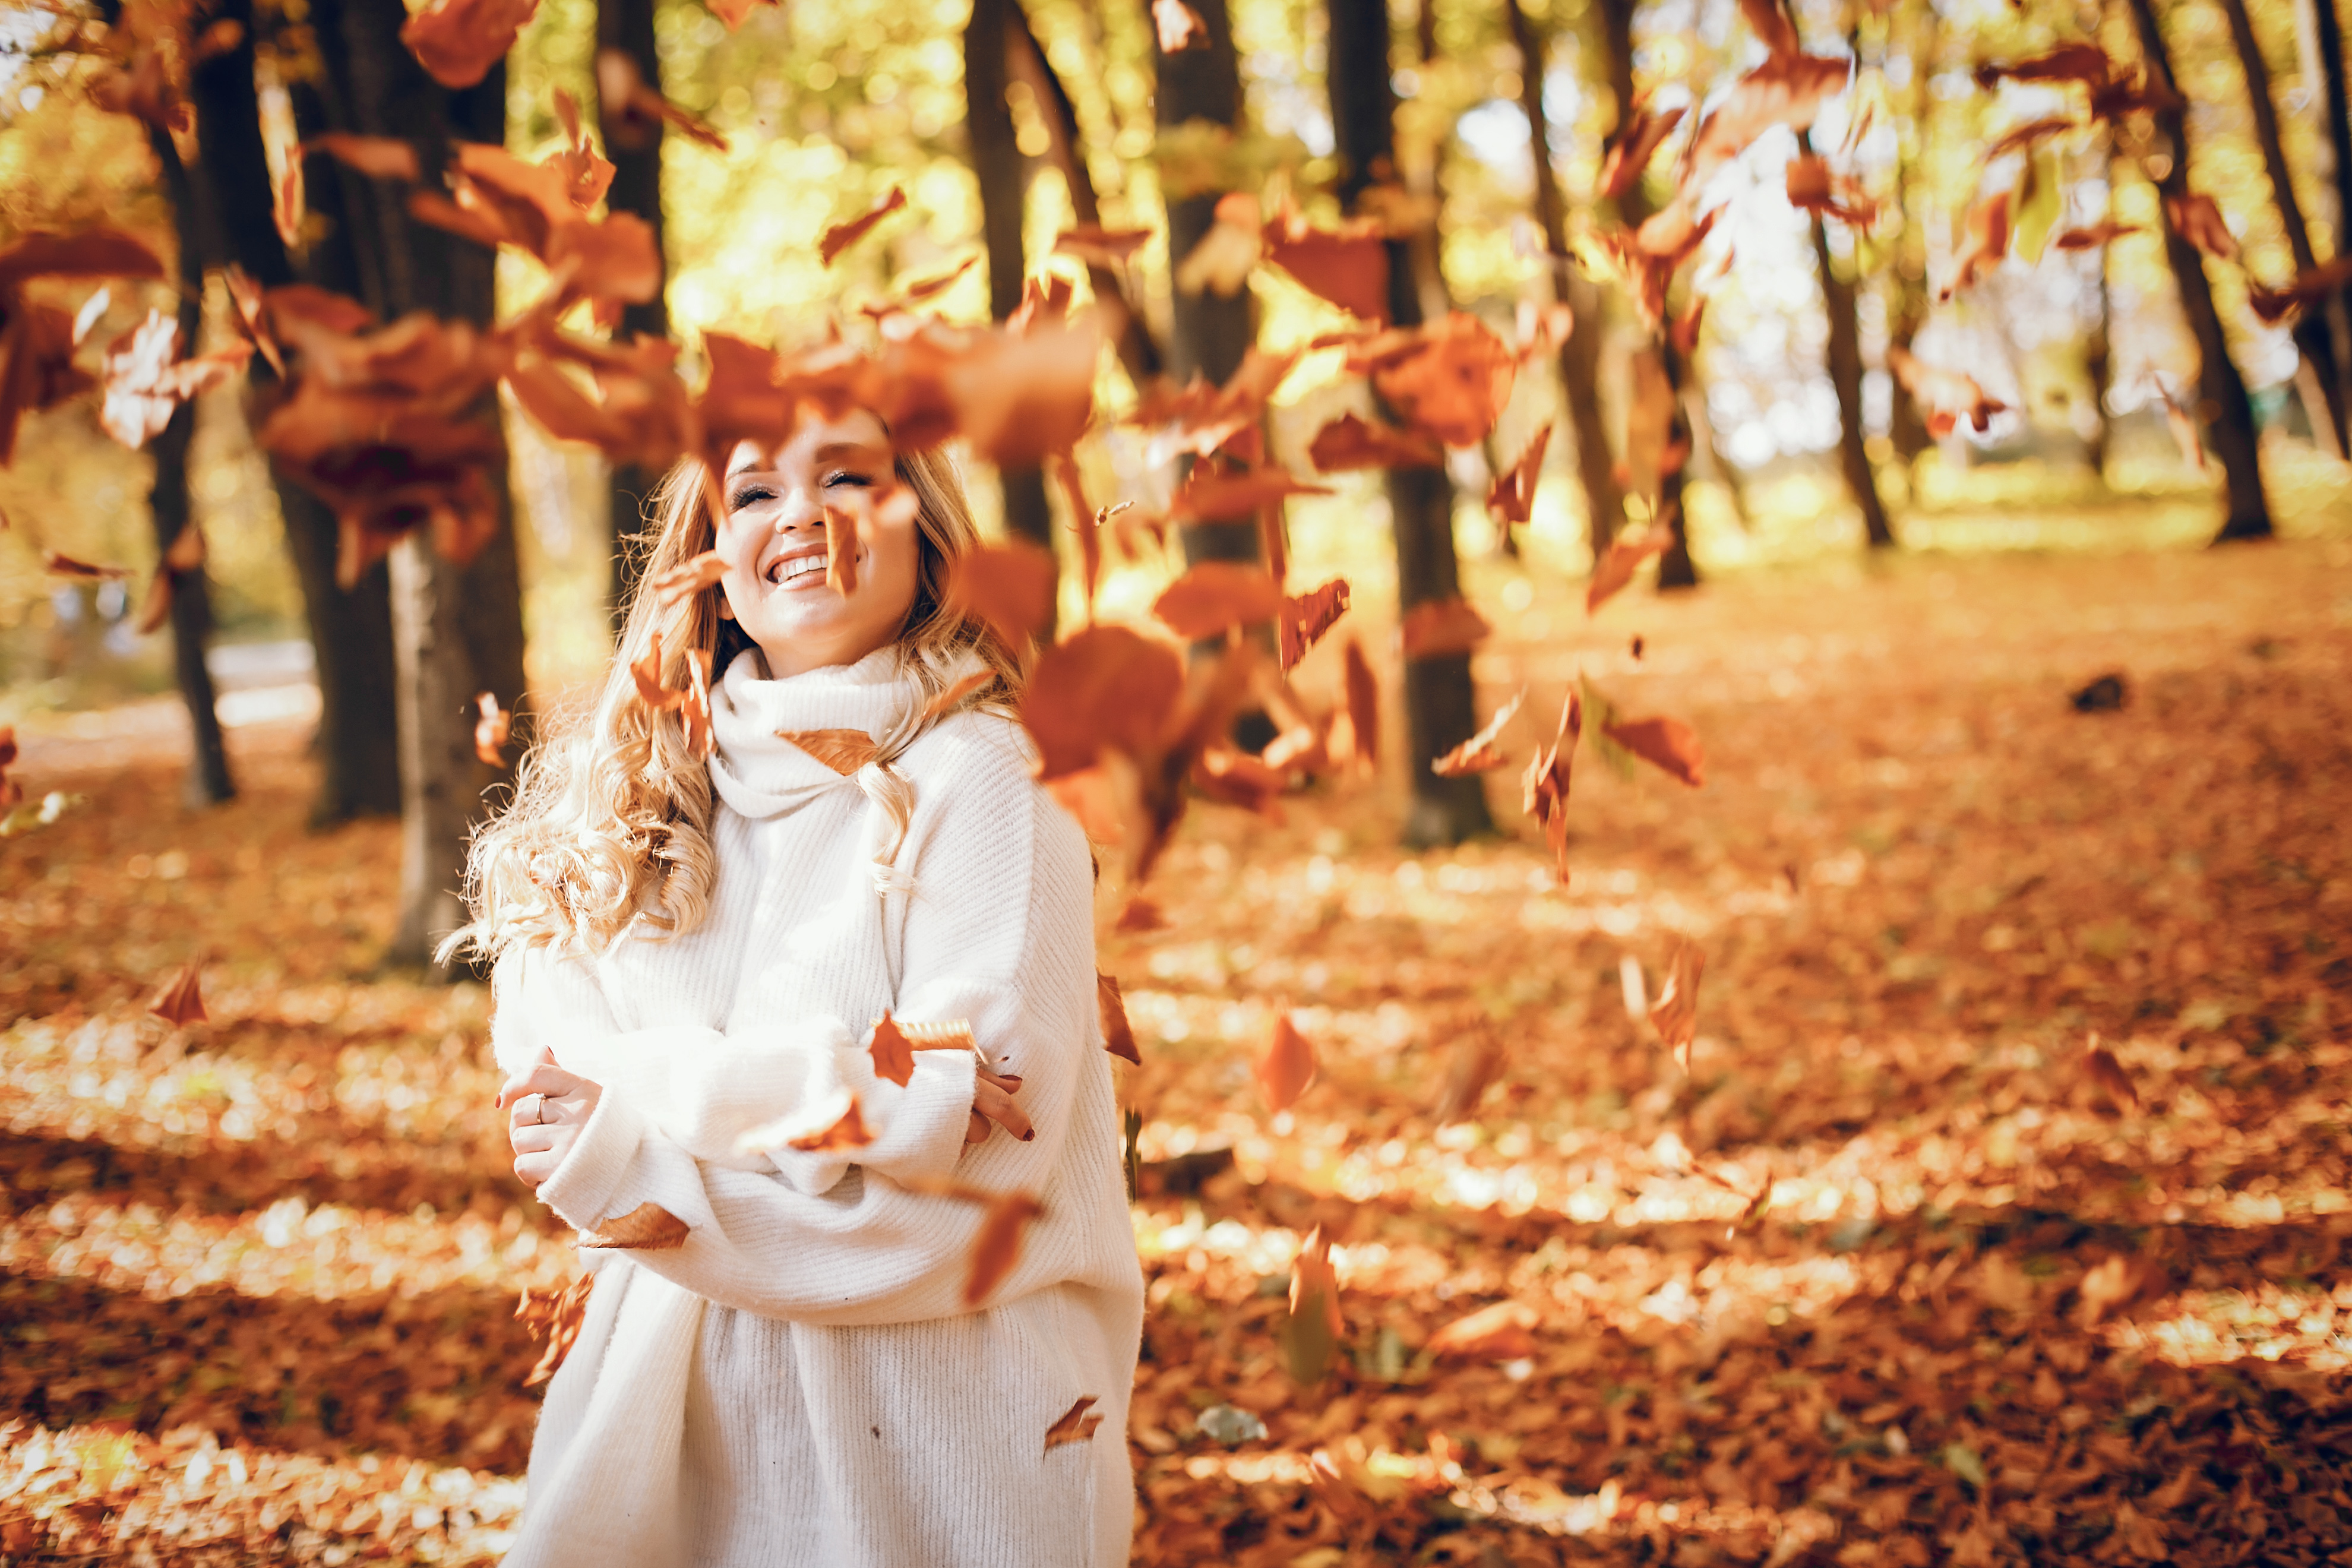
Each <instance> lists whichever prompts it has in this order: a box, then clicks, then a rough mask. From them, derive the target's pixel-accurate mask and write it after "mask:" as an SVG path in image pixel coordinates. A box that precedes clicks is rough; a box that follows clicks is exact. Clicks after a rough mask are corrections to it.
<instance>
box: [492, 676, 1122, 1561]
mask: <svg viewBox="0 0 2352 1568" xmlns="http://www.w3.org/2000/svg"><path fill="white" fill-rule="evenodd" d="M914 700H917V699H916V696H915V689H914V687H913V685H912V683H911V682H910V681H908V680H907V679H904V678H903V677H902V676H900V675H899V674H898V654H897V651H896V650H895V649H885V650H883V651H882V652H880V653H877V654H876V655H873V656H871V657H869V658H866V659H865V660H863V661H861V662H859V663H858V664H856V665H853V666H848V667H841V668H827V669H820V670H815V671H812V672H810V673H808V674H805V675H801V676H796V677H793V678H792V679H787V680H768V679H761V669H760V665H759V660H758V658H757V657H756V656H753V655H746V656H744V657H741V658H738V659H737V660H736V661H735V662H734V664H733V665H732V666H731V667H730V668H729V669H728V671H727V673H726V677H725V679H723V680H722V681H721V682H720V683H719V689H717V690H716V691H715V692H714V693H713V703H712V706H713V710H714V721H715V722H714V728H715V730H716V731H717V735H718V739H719V753H718V755H717V756H716V757H715V758H714V760H713V762H712V765H711V775H712V779H713V781H714V783H715V784H716V786H717V789H718V793H719V801H720V804H719V806H718V809H717V811H716V813H715V820H714V822H713V825H712V835H711V837H712V844H713V848H714V850H715V853H716V856H717V861H718V865H719V875H718V879H717V884H716V887H715V889H714V891H713V899H712V904H711V910H710V914H709V919H708V920H707V921H705V922H704V923H703V925H702V926H701V927H699V928H698V930H696V931H692V932H690V933H688V934H687V935H685V936H682V937H678V938H676V939H671V940H657V939H656V937H655V936H654V935H653V934H652V933H651V932H650V931H645V932H639V931H632V932H631V933H629V934H626V935H625V936H624V937H623V938H622V939H621V940H619V941H618V942H614V944H613V946H612V947H611V948H610V949H609V950H608V951H607V952H604V953H603V954H601V955H599V956H597V957H595V958H593V960H591V959H582V958H574V957H566V956H559V955H557V954H555V953H553V952H550V951H549V950H548V949H545V948H539V949H533V950H530V952H515V953H509V955H508V956H507V957H506V958H505V959H503V960H501V962H500V963H499V968H498V974H497V980H496V985H497V999H498V1010H497V1016H496V1021H495V1024H494V1026H493V1031H492V1032H493V1037H494V1042H495V1046H496V1050H497V1055H498V1058H499V1065H500V1066H501V1067H504V1068H509V1070H511V1069H513V1068H517V1067H520V1066H521V1065H522V1064H524V1063H526V1062H528V1061H530V1059H531V1058H533V1057H534V1056H535V1055H536V1053H537V1052H538V1050H539V1048H540V1047H541V1045H542V1044H544V1045H546V1046H549V1047H552V1048H553V1050H554V1052H555V1055H556V1058H557V1060H558V1061H559V1062H560V1063H561V1064H562V1065H563V1066H564V1067H566V1068H570V1069H571V1070H573V1071H576V1072H579V1073H581V1074H583V1076H584V1077H587V1078H590V1079H593V1080H595V1081H596V1082H598V1083H600V1084H603V1085H605V1086H606V1089H605V1092H604V1095H603V1097H602V1098H601V1100H599V1102H598V1105H597V1109H596V1112H595V1114H594V1116H593V1117H592V1118H591V1119H590V1121H589V1122H588V1124H587V1126H586V1127H585V1128H584V1129H583V1131H582V1134H581V1137H580V1139H579V1141H578V1142H577V1143H576V1144H575V1145H574V1146H573V1148H572V1152H571V1153H570V1154H569V1155H568V1156H567V1157H566V1158H565V1159H564V1161H563V1163H562V1164H561V1165H560V1166H559V1167H558V1168H557V1170H556V1172H555V1173H554V1174H553V1176H552V1177H551V1178H550V1179H549V1180H548V1182H547V1183H546V1184H544V1185H543V1186H541V1188H540V1194H539V1195H540V1197H541V1199H542V1200H543V1201H544V1202H546V1203H547V1204H548V1205H550V1206H551V1208H553V1209H554V1210H555V1212H556V1213H557V1214H559V1215H562V1217H563V1218H564V1219H566V1220H567V1221H569V1222H571V1223H572V1225H573V1226H579V1227H583V1228H588V1227H593V1226H595V1225H597V1224H598V1223H599V1222H601V1221H604V1220H607V1219H610V1218H612V1217H614V1216H616V1215H623V1214H625V1213H627V1212H628V1211H630V1210H631V1209H634V1208H635V1207H636V1206H637V1205H640V1204H643V1203H647V1202H651V1203H656V1204H659V1205H661V1206H662V1207H664V1208H666V1209H667V1210H668V1211H669V1212H670V1213H672V1214H673V1215H677V1217H678V1218H679V1219H682V1220H684V1221H685V1222H686V1223H687V1225H688V1227H689V1229H688V1237H687V1240H686V1243H685V1245H684V1246H683V1247H678V1248H676V1249H674V1250H668V1251H659V1252H630V1253H614V1252H605V1251H594V1252H588V1253H585V1254H583V1257H584V1258H586V1259H587V1260H588V1261H589V1263H590V1266H591V1267H592V1268H594V1269H595V1270H596V1282H595V1287H594V1289H593V1292H592V1294H591V1296H590V1299H589V1304H588V1310H587V1318H586V1321H585V1322H584V1323H583V1328H582V1331H581V1334H580V1337H579V1340H578V1342H576V1343H575V1344H574V1345H573V1346H572V1352H571V1353H570V1355H569V1357H568V1358H567V1359H566V1361H565V1362H564V1364H563V1367H562V1371H561V1372H559V1373H557V1374H556V1377H555V1381H554V1383H553V1384H551V1386H550V1388H549V1390H548V1394H547V1401H546V1405H545V1408H544V1410H543V1412H542V1414H541V1418H540V1427H539V1435H538V1438H537V1440H536V1442H535V1444H534V1445H533V1447H532V1450H531V1458H530V1494H529V1498H530V1500H529V1503H528V1505H527V1507H526V1508H525V1510H524V1513H523V1520H522V1526H521V1530H520V1534H519V1536H518V1539H517V1542H516V1545H515V1547H514V1550H513V1552H512V1553H511V1554H510V1555H509V1557H508V1559H507V1561H508V1563H509V1564H510V1565H513V1568H540V1565H541V1564H546V1565H550V1568H580V1565H581V1564H583V1563H628V1564H632V1565H635V1564H645V1565H648V1568H655V1565H660V1564H669V1563H675V1564H681V1565H683V1564H688V1563H692V1564H706V1563H707V1564H744V1565H747V1568H748V1565H751V1564H759V1565H761V1568H791V1565H796V1564H807V1565H809V1568H820V1565H821V1568H852V1565H871V1568H917V1565H922V1568H930V1565H937V1564H971V1565H974V1568H980V1565H989V1568H997V1565H1001V1568H1041V1565H1045V1564H1056V1563H1067V1564H1073V1565H1077V1564H1084V1565H1087V1568H1108V1564H1112V1563H1124V1562H1126V1560H1127V1552H1128V1539H1129V1528H1130V1525H1131V1521H1132V1514H1133V1507H1134V1496H1133V1479H1132V1475H1131V1472H1130V1469H1129V1461H1128V1454H1127V1444H1126V1440H1125V1432H1126V1422H1127V1405H1128V1392H1129V1384H1130V1383H1131V1382H1132V1380H1133V1377H1134V1373H1135V1361H1136V1350H1137V1344H1138V1341H1139V1337H1140V1334H1141V1326H1142V1311H1143V1297H1142V1278H1141V1271H1140V1268H1139V1265H1138V1263H1137V1260H1136V1255H1135V1247H1134V1239H1133V1235H1132V1232H1131V1231H1130V1229H1129V1221H1128V1216H1127V1206H1126V1203H1125V1199H1124V1194H1123V1191H1122V1184H1121V1180H1120V1175H1119V1150H1118V1125H1117V1121H1118V1118H1117V1110H1116V1106H1115V1102H1114V1099H1113V1094H1112V1085H1111V1076H1110V1068H1109V1062H1108V1057H1107V1056H1106V1054H1105V1052H1104V1051H1103V1048H1102V1043H1101V1034H1100V1029H1099V1026H1098V1023H1097V1015H1096V1009H1095V979H1094V925H1093V919H1092V897H1091V878H1092V873H1091V868H1090V866H1089V862H1088V857H1087V847H1086V844H1085V841H1084V838H1083V837H1082V836H1081V835H1080V833H1079V831H1078V829H1077V827H1076V825H1075V824H1074V823H1073V822H1072V821H1071V820H1070V818H1069V817H1068V816H1066V815H1065V814H1064V813H1063V812H1062V811H1061V810H1060V808H1059V807H1057V806H1056V805H1055V804H1054V803H1053V801H1052V800H1051V799H1050V798H1049V797H1048V796H1047V795H1045V793H1044V792H1043V791H1041V790H1040V789H1039V788H1038V787H1037V786H1036V784H1034V782H1033V781H1032V779H1031V777H1030V768H1029V761H1028V755H1027V752H1026V749H1025V744H1024V741H1023V739H1022V737H1021V735H1020V732H1019V730H1018V728H1017V727H1016V726H1014V725H1013V724H1012V723H1010V722H1009V721H1005V720H1003V719H999V718H994V717H991V716H987V715H982V714H978V713H973V712H971V711H964V712H960V713H957V714H954V715H951V716H950V717H949V718H947V719H945V720H942V721H940V722H938V723H937V724H935V725H933V726H932V727H931V728H930V729H929V730H928V731H925V732H924V733H923V735H922V736H921V737H920V738H919V739H918V740H917V741H916V742H914V743H913V744H912V745H911V746H909V747H908V749H907V751H906V752H905V754H904V755H903V756H902V757H901V758H899V760H898V763H897V764H896V765H897V767H898V771H899V772H900V773H903V774H904V775H906V776H907V777H908V779H910V780H911V781H912V782H913V784H914V786H915V805H914V812H913V816H912V820H911V822H910V824H909V826H908V834H907V837H906V839H905V842H904V844H903V845H902V846H901V847H900V849H899V851H898V855H897V857H896V860H895V867H896V868H897V873H898V874H897V875H895V876H884V877H881V878H877V874H876V868H875V866H874V858H875V855H876V852H877V848H879V847H883V846H886V845H887V842H888V839H889V837H890V835H891V833H892V829H891V827H890V825H889V822H888V819H887V816H886V814H885V813H884V812H883V811H882V810H881V808H880V807H879V806H878V805H874V804H873V803H871V802H870V801H869V798H868V795H867V794H866V790H865V789H864V788H861V786H860V784H859V783H858V781H857V780H856V778H855V777H843V776H841V775H838V774H836V773H834V772H833V770H832V769H830V768H829V767H827V766H825V765H824V764H823V763H819V762H817V761H816V760H814V758H812V757H810V756H809V755H807V754H806V753H805V752H802V751H800V750H799V749H798V748H797V747H795V746H793V745H792V744H790V743H789V742H783V741H782V740H780V739H777V738H776V736H777V732H778V731H793V730H824V729H857V730H863V731H866V732H867V733H869V734H877V735H878V734H881V733H884V732H886V731H887V730H888V729H889V727H890V725H891V722H892V721H893V720H894V718H895V717H896V716H897V714H898V712H900V711H902V710H903V709H902V706H901V705H903V704H906V703H908V702H911V701H914ZM877 881H878V882H880V883H881V884H882V886H880V887H879V888H877ZM886 1007H887V1008H888V1009H889V1010H890V1011H891V1013H892V1014H893V1016H896V1017H898V1018H901V1019H904V1020H907V1021H908V1022H913V1023H926V1022H946V1021H950V1020H955V1019H964V1020H969V1021H970V1023H971V1026H972V1029H973V1033H974V1036H975V1037H976V1039H977V1041H978V1042H979V1046H980V1049H981V1052H982V1055H983V1056H984V1057H985V1058H987V1060H988V1061H989V1063H990V1064H991V1065H992V1067H995V1068H1001V1069H1002V1070H1005V1071H1009V1072H1013V1073H1017V1074H1019V1075H1020V1076H1021V1078H1022V1079H1023V1084H1022V1088H1021V1090H1020V1093H1019V1096H1018V1099H1019V1102H1020V1104H1021V1105H1022V1107H1023V1108H1024V1110H1026V1112H1027V1113H1028V1116H1029V1118H1030V1120H1031V1121H1032V1122H1034V1124H1035V1127H1036V1130H1037V1133H1036V1137H1035V1139H1034V1141H1032V1142H1019V1141H1016V1140H1015V1139H1013V1137H1012V1136H1011V1135H1010V1134H1008V1133H1005V1132H1003V1131H1001V1130H999V1131H995V1132H994V1133H993V1134H992V1136H991V1137H990V1138H989V1140H988V1142H985V1143H984V1144H982V1145H980V1146H978V1147H976V1148H973V1149H971V1150H970V1151H969V1152H967V1151H966V1150H965V1148H964V1146H963V1136H964V1128H965V1120H966V1113H967V1111H968V1110H969V1109H970V1107H971V1097H972V1084H973V1077H972V1073H973V1067H974V1058H973V1057H972V1056H971V1054H970V1053H967V1052H962V1051H953V1050H937V1051H924V1052H919V1053H918V1054H917V1056H916V1058H915V1069H914V1076H913V1078H912V1079H911V1080H910V1081H909V1082H908V1085H907V1086H906V1087H905V1088H904V1089H900V1088H898V1086H897V1085H895V1084H892V1083H890V1082H888V1081H887V1080H877V1079H876V1078H875V1075H874V1073H873V1070H872V1067H871V1063H870V1060H869V1059H868V1058H867V1057H866V1052H865V1051H864V1050H863V1049H862V1048H860V1047H862V1045H863V1043H864V1042H865V1040H866V1037H867V1034H868V1030H869V1028H870V1026H871V1025H872V1024H873V1022H874V1020H875V1019H876V1018H877V1017H878V1016H880V1015H881V1013H882V1012H883V1010H884V1009H885V1008H886ZM842 1086H845V1087H847V1088H849V1089H851V1090H853V1091H854V1092H855V1093H856V1095H857V1096H858V1098H859V1100H860V1103H861V1110H862V1112H863V1114H864V1117H865V1120H866V1125H867V1127H868V1129H869V1131H871V1132H872V1133H873V1135H874V1142H873V1143H872V1144H871V1145H869V1146H868V1147H866V1148H865V1149H863V1150H861V1151H859V1152H858V1154H857V1156H856V1163H854V1164H853V1163H848V1162H847V1161H846V1160H845V1159H844V1158H842V1157H841V1156H837V1155H814V1154H797V1153H793V1152H789V1151H786V1152H782V1153H781V1154H778V1155H774V1156H769V1155H761V1154H753V1155H750V1156H742V1155H739V1154H737V1153H736V1152H735V1143H736V1136H737V1134H738V1133H740V1132H741V1131H744V1130H745V1129H747V1128H749V1127H751V1126H756V1125H761V1124H763V1123H765V1122H768V1121H772V1120H774V1119H775V1118H777V1117H779V1116H782V1115H786V1114H790V1113H793V1112H794V1111H796V1110H799V1111H809V1110H814V1105H813V1104H812V1101H813V1100H814V1099H818V1098H826V1099H830V1098H833V1097H834V1096H835V1095H837V1092H838V1088H839V1087H842ZM947 1175H952V1176H953V1177H954V1178H955V1179H956V1180H957V1181H959V1182H961V1183H963V1184H969V1185H971V1186H975V1187H980V1188H984V1189H987V1190H990V1191H998V1192H1001V1191H1007V1190H1015V1189H1017V1190H1021V1191H1025V1192H1028V1193H1030V1194H1034V1195H1035V1196H1036V1197H1037V1198H1038V1199H1039V1200H1040V1201H1041V1202H1042V1203H1043V1204H1044V1205H1045V1213H1044V1215H1043V1217H1041V1218H1040V1219H1038V1220H1036V1221H1035V1222H1034V1223H1033V1224H1032V1225H1031V1226H1030V1227H1029V1229H1028V1233H1027V1237H1026V1239H1025V1242H1024V1246H1023V1247H1022V1251H1021V1258H1020V1262H1019V1264H1018V1265H1017V1266H1016V1267H1015V1268H1013V1272H1012V1274H1011V1275H1010V1276H1009V1277H1008V1278H1007V1279H1005V1280H1004V1281H1003V1283H1002V1284H1000V1285H999V1286H998V1287H997V1288H996V1289H995V1290H994V1291H992V1293H991V1295H990V1296H989V1298H988V1304H987V1305H986V1306H985V1308H984V1309H983V1310H979V1311H971V1310H967V1309H966V1308H965V1307H964V1305H963V1302H962V1299H961V1296H962V1290H963V1286H964V1281H965V1279H966V1276H967V1272H968V1269H969V1267H970V1259H971V1250H972V1244H973V1241H974V1238H975V1236H976V1234H977V1231H978V1229H979V1226H980V1224H981V1221H982V1214H983V1211H982V1208H981V1207H980V1206H979V1205H973V1204H967V1203H962V1202H959V1201H957V1200H955V1199H952V1198H948V1197H942V1196H938V1195H933V1194H919V1193H914V1192H909V1191H908V1190H907V1189H906V1188H905V1187H902V1186H901V1185H899V1184H898V1183H899V1181H902V1180H911V1179H913V1178H919V1177H937V1176H947ZM1083 1395H1092V1396H1093V1397H1094V1398H1095V1400H1096V1401H1097V1404H1096V1405H1095V1406H1094V1407H1093V1408H1094V1409H1095V1410H1097V1411H1099V1412H1100V1413H1101V1414H1102V1415H1103V1422H1102V1426H1101V1428H1100V1429H1099V1430H1098V1431H1097V1433H1096V1434H1095V1436H1093V1437H1092V1438H1091V1439H1090V1440H1088V1441H1086V1442H1080V1443H1073V1444H1066V1445H1062V1446H1058V1447H1055V1448H1053V1449H1052V1450H1051V1451H1047V1450H1046V1448H1045V1431H1046V1428H1047V1427H1048V1426H1051V1425H1052V1424H1053V1422H1054V1421H1055V1418H1056V1417H1058V1416H1060V1415H1063V1413H1064V1412H1066V1411H1067V1410H1068V1409H1069V1408H1070V1406H1071V1405H1073V1404H1075V1403H1076V1401H1077V1400H1078V1399H1079V1398H1080V1397H1081V1396H1083Z"/></svg>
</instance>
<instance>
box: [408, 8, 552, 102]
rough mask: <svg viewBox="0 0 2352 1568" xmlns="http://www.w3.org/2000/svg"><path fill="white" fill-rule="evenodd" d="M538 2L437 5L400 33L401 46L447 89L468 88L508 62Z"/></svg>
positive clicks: (411, 20) (536, 11) (419, 14)
mask: <svg viewBox="0 0 2352 1568" xmlns="http://www.w3.org/2000/svg"><path fill="white" fill-rule="evenodd" d="M538 10H539V0H433V3H432V4H431V5H426V6H425V9H423V10H422V11H419V12H417V13H416V14H415V16H411V17H410V18H409V19H408V21H407V22H406V24H405V25H404V26H402V27H401V29H400V41H401V42H402V43H404V44H405V45H407V46H408V52H409V53H410V54H412V55H415V57H416V63H417V64H419V65H421V66H423V67H424V68H425V74H426V75H427V76H430V77H431V78H432V79H434V80H435V81H437V82H439V83H440V84H441V85H442V86H443V87H447V88H468V87H472V86H474V85H475V84H477V83H478V82H479V81H480V80H481V79H483V78H484V77H486V76H488V75H489V74H490V68H491V67H492V66H495V65H497V64H498V63H499V61H500V60H503V59H505V58H507V51H508V50H509V49H510V48H512V47H514V41H515V36H516V35H517V34H519V33H520V32H521V31H522V29H523V26H524V25H525V24H526V23H528V22H529V21H530V19H531V17H532V16H534V15H536V14H537V13H538Z"/></svg>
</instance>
